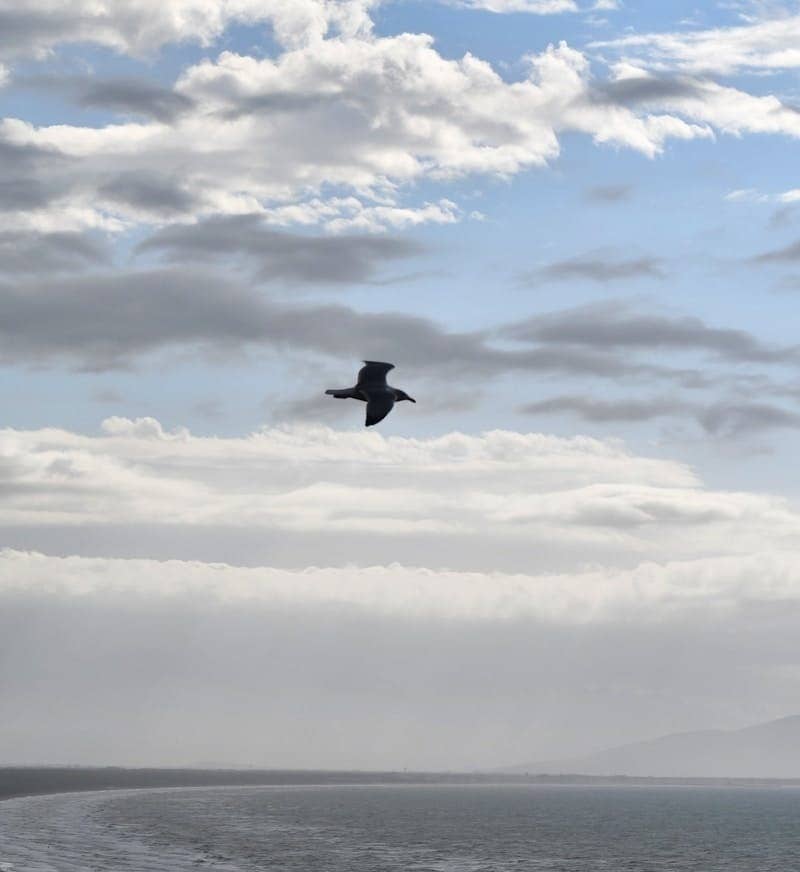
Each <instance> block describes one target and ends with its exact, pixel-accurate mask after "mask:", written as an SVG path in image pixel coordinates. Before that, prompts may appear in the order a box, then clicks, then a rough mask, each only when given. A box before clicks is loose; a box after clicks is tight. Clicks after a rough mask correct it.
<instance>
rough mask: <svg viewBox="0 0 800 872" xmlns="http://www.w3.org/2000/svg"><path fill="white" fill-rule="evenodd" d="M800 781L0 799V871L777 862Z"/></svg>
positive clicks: (664, 870) (476, 869) (574, 868)
mask: <svg viewBox="0 0 800 872" xmlns="http://www.w3.org/2000/svg"><path fill="white" fill-rule="evenodd" d="M793 869H800V791H798V790H783V791H780V790H733V789H731V790H726V789H717V790H715V789H699V788H698V789H669V788H646V789H635V788H608V787H605V788H560V789H559V788H554V787H544V788H543V787H535V786H517V787H509V786H502V787H493V786H486V785H484V786H460V787H452V786H446V785H428V786H411V785H408V786H397V785H392V786H383V787H382V786H375V785H371V786H362V787H359V786H349V787H341V786H323V787H311V786H302V787H301V786H296V787H266V788H254V787H247V788H213V789H209V788H191V789H175V788H171V789H160V790H125V791H107V792H103V793H88V794H87V793H84V794H60V795H55V796H47V797H30V798H25V799H15V800H9V801H7V802H2V803H0V872H190V870H191V872H197V870H214V872H626V870H630V872H678V870H679V872H788V870H793Z"/></svg>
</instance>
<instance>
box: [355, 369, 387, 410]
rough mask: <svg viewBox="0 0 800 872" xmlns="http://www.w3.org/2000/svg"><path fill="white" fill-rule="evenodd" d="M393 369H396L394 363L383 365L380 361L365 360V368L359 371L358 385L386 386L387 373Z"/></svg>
mask: <svg viewBox="0 0 800 872" xmlns="http://www.w3.org/2000/svg"><path fill="white" fill-rule="evenodd" d="M391 369H394V364H393V363H381V362H380V361H379V360H365V361H364V366H362V367H361V369H360V370H359V371H358V384H360V385H364V384H369V385H385V384H386V373H387V372H389V370H391ZM387 414H388V413H387Z"/></svg>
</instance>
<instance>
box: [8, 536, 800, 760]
mask: <svg viewBox="0 0 800 872" xmlns="http://www.w3.org/2000/svg"><path fill="white" fill-rule="evenodd" d="M797 555H798V551H797V549H796V548H794V549H791V550H788V551H776V550H772V549H769V550H768V551H766V552H754V553H752V554H750V555H748V556H747V557H744V558H709V557H704V558H698V559H696V560H693V561H689V562H666V563H660V564H659V563H652V562H649V563H644V564H641V565H639V566H637V567H635V568H634V569H632V570H614V569H600V568H597V569H592V570H589V571H584V572H579V573H567V574H542V575H535V574H531V573H527V574H516V575H506V574H501V573H476V572H454V571H449V570H441V571H432V570H429V569H417V568H412V567H404V566H400V565H388V566H370V567H364V568H354V567H345V568H313V567H311V568H306V569H304V570H301V571H286V570H282V569H278V568H274V567H255V568H252V569H244V568H239V567H232V566H228V565H224V564H205V563H199V562H187V561H154V560H107V559H88V558H81V557H67V558H54V557H47V556H44V555H42V554H40V553H30V552H19V551H9V550H5V551H3V552H0V640H2V642H1V643H0V644H2V653H3V660H2V662H3V672H2V682H3V703H4V716H3V718H2V719H0V745H2V747H3V754H4V758H3V759H4V762H13V761H26V762H36V761H41V762H54V761H60V762H73V763H94V764H106V765H107V764H109V763H122V764H133V765H147V764H150V765H153V764H161V765H180V764H182V763H183V764H190V765H191V764H195V765H196V764H197V763H198V762H199V761H202V760H218V761H224V762H229V763H236V764H256V765H262V766H271V767H284V766H285V767H314V766H318V767H342V768H345V767H364V768H371V767H375V768H385V769H396V768H398V767H400V766H409V767H412V768H414V767H427V768H450V767H452V768H456V767H459V768H466V769H475V768H478V767H483V766H487V767H489V766H499V765H503V764H509V763H515V762H518V763H523V762H526V761H530V760H541V759H548V758H551V757H553V756H554V755H559V754H563V753H564V752H565V751H574V750H575V749H587V748H596V747H602V746H603V745H609V744H614V743H619V742H621V741H625V740H633V739H636V738H641V737H642V736H647V735H648V734H652V733H654V732H663V731H664V729H665V725H666V724H669V725H670V726H671V728H673V729H681V728H683V729H686V728H691V727H697V726H714V725H719V724H728V725H730V724H733V725H735V726H739V725H742V724H744V723H748V722H752V721H756V720H759V719H761V718H763V719H766V718H767V717H774V716H777V715H779V714H784V713H786V712H787V711H793V710H794V709H793V708H792V706H796V701H797V694H798V676H799V675H800V672H798V666H800V663H799V662H798V653H797V645H796V635H797V617H798V614H800V584H799V583H798V578H800V564H799V563H798V556H797ZM654 676H657V680H654ZM668 729H669V727H668Z"/></svg>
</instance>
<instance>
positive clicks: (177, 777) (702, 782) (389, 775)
mask: <svg viewBox="0 0 800 872" xmlns="http://www.w3.org/2000/svg"><path fill="white" fill-rule="evenodd" d="M370 784H372V785H379V784H396V785H403V784H408V785H412V784H413V785H425V784H452V785H470V784H472V785H481V784H485V785H490V784H505V785H514V784H519V785H525V784H530V785H537V784H538V785H565V786H569V785H573V786H581V785H584V786H604V785H607V786H626V785H627V786H632V787H633V786H653V787H656V786H665V787H666V786H676V787H681V786H682V787H751V788H759V787H765V788H766V787H773V788H776V787H798V788H800V778H785V779H778V778H657V777H653V778H649V777H642V776H630V777H629V776H598V775H581V774H578V773H576V774H563V775H536V774H499V773H482V772H474V773H467V772H372V771H364V772H362V771H356V770H352V771H330V770H277V769H276V770H256V769H189V768H186V769H158V768H142V769H133V768H130V769H129V768H122V767H114V766H109V767H96V768H92V767H80V766H74V767H73V766H38V767H36V766H0V801H2V800H5V799H13V798H19V797H23V796H44V795H48V794H54V793H72V792H86V791H100V790H126V789H127V790H130V789H140V790H146V789H156V788H162V787H164V788H167V787H268V786H290V785H309V786H312V785H343V786H344V785H370Z"/></svg>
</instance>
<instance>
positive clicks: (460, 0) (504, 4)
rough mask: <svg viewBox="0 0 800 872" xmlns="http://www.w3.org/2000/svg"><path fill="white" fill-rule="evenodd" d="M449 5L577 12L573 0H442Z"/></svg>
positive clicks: (490, 9) (540, 12) (489, 9)
mask: <svg viewBox="0 0 800 872" xmlns="http://www.w3.org/2000/svg"><path fill="white" fill-rule="evenodd" d="M442 2H445V3H447V4H448V5H450V6H462V7H464V8H466V9H485V10H486V11H487V12H499V13H503V12H530V13H533V14H534V15H557V14H559V13H561V12H577V11H578V5H577V4H576V3H575V0H442Z"/></svg>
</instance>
